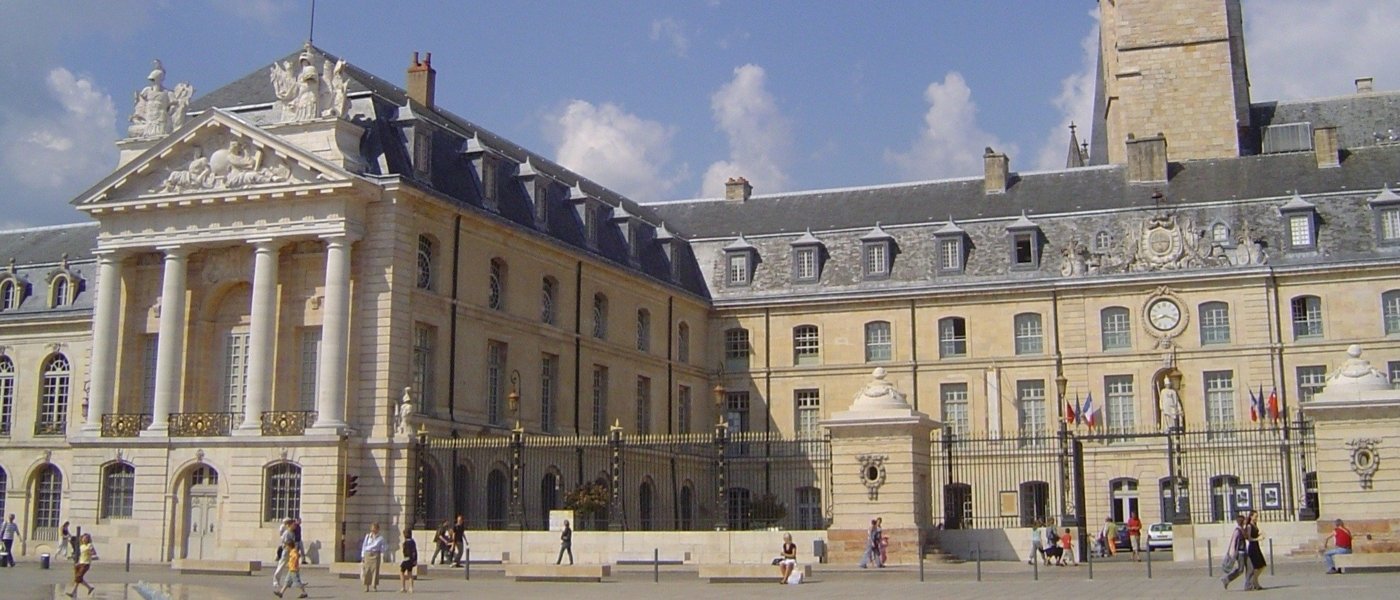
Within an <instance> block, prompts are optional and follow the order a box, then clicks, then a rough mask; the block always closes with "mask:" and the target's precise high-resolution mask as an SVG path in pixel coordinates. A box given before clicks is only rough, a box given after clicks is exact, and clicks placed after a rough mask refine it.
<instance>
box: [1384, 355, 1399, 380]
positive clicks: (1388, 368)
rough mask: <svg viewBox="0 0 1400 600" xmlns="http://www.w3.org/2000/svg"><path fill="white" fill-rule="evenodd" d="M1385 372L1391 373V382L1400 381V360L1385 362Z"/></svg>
mask: <svg viewBox="0 0 1400 600" xmlns="http://www.w3.org/2000/svg"><path fill="white" fill-rule="evenodd" d="M1385 372H1386V373H1389V374H1390V384H1391V385H1395V384H1397V383H1400V360H1392V361H1390V362H1388V363H1385Z"/></svg>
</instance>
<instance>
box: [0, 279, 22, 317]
mask: <svg viewBox="0 0 1400 600" xmlns="http://www.w3.org/2000/svg"><path fill="white" fill-rule="evenodd" d="M20 289H21V288H20V285H19V282H18V281H15V280H14V279H5V280H3V281H0V310H14V309H16V308H19V301H20V298H21V297H22V296H23V294H22V293H21V292H20Z"/></svg>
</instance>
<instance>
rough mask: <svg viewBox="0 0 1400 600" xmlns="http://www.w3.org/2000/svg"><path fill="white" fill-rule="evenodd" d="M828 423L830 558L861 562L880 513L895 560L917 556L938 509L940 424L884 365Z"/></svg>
mask: <svg viewBox="0 0 1400 600" xmlns="http://www.w3.org/2000/svg"><path fill="white" fill-rule="evenodd" d="M823 425H825V426H826V428H827V430H828V431H829V432H830V433H831V484H832V490H831V502H832V511H831V512H832V522H831V526H830V527H829V528H828V529H827V541H828V558H829V560H830V561H831V562H834V563H843V564H854V563H855V562H856V561H859V560H860V558H861V555H862V554H864V553H865V548H866V543H867V540H868V539H869V537H870V535H869V531H870V521H871V520H872V519H876V518H880V519H883V521H884V524H883V529H884V535H885V537H888V538H889V540H890V541H889V552H888V554H889V561H890V563H891V564H913V563H916V562H918V560H919V552H920V551H921V548H920V544H921V542H922V541H923V535H922V534H923V532H924V531H925V530H926V529H927V528H928V527H929V525H930V515H929V510H930V507H932V502H931V500H932V484H933V482H932V479H931V477H932V468H931V462H930V459H929V435H930V433H932V431H933V429H934V428H935V427H937V426H938V423H937V422H936V421H934V420H933V419H930V418H929V417H928V415H925V414H923V413H921V412H918V411H916V410H914V409H913V408H912V407H910V406H909V403H908V402H906V401H905V397H904V394H903V393H901V392H899V391H898V390H896V389H895V388H894V385H893V384H890V383H889V382H886V381H885V370H884V369H883V368H878V369H875V373H874V378H873V379H872V381H871V382H870V383H869V384H867V385H866V386H865V389H863V390H862V391H861V393H860V394H859V395H857V396H856V399H855V401H854V402H853V403H852V404H851V408H850V409H849V410H846V411H844V412H839V413H836V414H835V415H832V417H831V419H830V420H828V421H826V422H824V423H823Z"/></svg>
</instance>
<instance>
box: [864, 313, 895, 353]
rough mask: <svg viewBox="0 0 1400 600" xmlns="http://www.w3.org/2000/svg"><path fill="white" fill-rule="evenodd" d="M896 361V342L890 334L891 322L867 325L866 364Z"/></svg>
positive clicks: (875, 322)
mask: <svg viewBox="0 0 1400 600" xmlns="http://www.w3.org/2000/svg"><path fill="white" fill-rule="evenodd" d="M891 360H894V341H893V339H892V336H891V333H890V323H889V321H874V322H871V323H866V324H865V362H889V361H891Z"/></svg>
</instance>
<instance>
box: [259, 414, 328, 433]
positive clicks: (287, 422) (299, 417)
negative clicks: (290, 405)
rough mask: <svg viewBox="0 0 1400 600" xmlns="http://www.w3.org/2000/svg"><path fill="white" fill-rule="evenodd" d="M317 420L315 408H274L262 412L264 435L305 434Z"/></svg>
mask: <svg viewBox="0 0 1400 600" xmlns="http://www.w3.org/2000/svg"><path fill="white" fill-rule="evenodd" d="M315 422H316V411H314V410H274V411H267V412H264V413H263V414H262V434H263V435H303V434H305V433H306V428H307V427H310V426H311V425H312V424H314V423H315Z"/></svg>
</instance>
